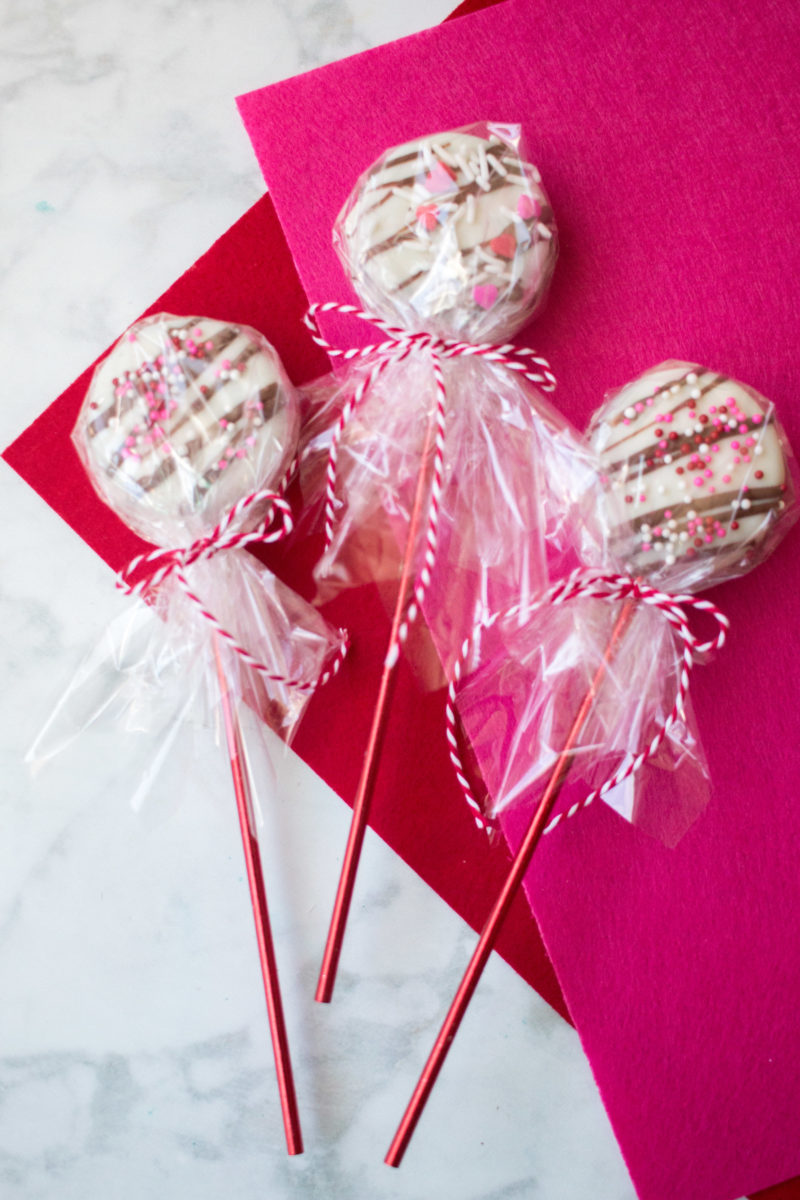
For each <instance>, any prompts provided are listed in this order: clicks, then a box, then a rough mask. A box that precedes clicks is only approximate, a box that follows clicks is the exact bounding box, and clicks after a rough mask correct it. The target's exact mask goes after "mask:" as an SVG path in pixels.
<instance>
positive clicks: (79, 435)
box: [73, 314, 298, 545]
mask: <svg viewBox="0 0 800 1200" xmlns="http://www.w3.org/2000/svg"><path fill="white" fill-rule="evenodd" d="M297 432H298V416H297V403H296V398H295V395H294V392H293V390H292V388H291V385H290V384H289V382H288V380H287V379H286V376H285V374H284V372H283V369H282V367H281V365H280V362H279V360H278V358H277V356H276V355H275V353H274V351H273V350H272V348H271V346H270V345H269V343H268V342H267V341H266V339H265V338H263V337H262V336H261V335H260V334H259V333H257V332H256V331H255V330H253V329H250V328H248V327H247V326H241V325H232V324H227V323H226V322H224V321H217V320H212V319H210V318H207V317H174V316H170V315H167V314H160V315H158V316H156V317H150V318H147V319H146V320H144V321H141V322H139V323H138V324H136V325H134V326H132V327H131V329H129V330H128V331H127V333H125V334H124V335H123V337H122V338H121V339H120V341H119V342H118V343H117V344H116V346H115V347H114V348H113V350H112V351H111V353H110V354H109V355H108V357H107V358H106V359H105V360H104V361H103V362H102V363H101V364H100V366H99V367H98V368H97V370H96V371H95V374H94V377H93V379H92V383H91V386H90V388H89V392H88V394H87V397H86V400H85V401H84V404H83V407H82V409H81V413H80V416H79V418H78V422H77V424H76V426H75V430H74V433H73V439H74V441H75V443H76V446H77V448H78V450H79V453H80V454H81V456H82V458H83V460H84V463H85V466H86V468H87V471H88V472H89V475H90V478H91V479H92V481H93V483H94V485H95V487H96V488H97V490H98V491H99V493H100V495H101V496H102V497H103V499H104V500H105V501H106V503H108V504H109V505H110V506H111V507H112V508H113V509H114V510H115V511H116V512H117V513H118V514H119V515H120V516H121V517H122V518H123V519H124V520H125V522H126V523H127V524H128V525H130V526H131V528H133V529H135V530H136V531H137V532H138V533H140V534H141V535H142V536H143V537H145V538H147V539H148V540H150V541H156V542H158V543H159V544H162V545H173V544H178V543H179V542H180V541H185V540H186V537H187V534H188V536H190V537H196V536H197V535H198V533H199V532H202V531H203V530H205V529H208V528H210V527H213V525H215V524H216V523H217V521H218V520H219V519H220V517H221V516H222V515H223V513H224V512H226V511H227V510H228V509H229V508H231V507H232V506H233V505H234V504H235V503H236V501H237V500H239V499H241V498H242V497H243V496H245V495H247V494H248V493H250V492H253V491H256V490H258V489H260V488H264V487H270V486H273V485H275V484H277V483H278V482H279V481H280V479H281V477H282V475H283V472H284V471H285V470H286V468H287V466H288V464H289V461H290V459H291V457H292V454H293V453H294V445H295V441H296V437H297Z"/></svg>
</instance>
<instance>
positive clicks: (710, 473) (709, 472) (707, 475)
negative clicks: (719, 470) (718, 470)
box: [703, 471, 714, 479]
mask: <svg viewBox="0 0 800 1200" xmlns="http://www.w3.org/2000/svg"><path fill="white" fill-rule="evenodd" d="M703 474H704V475H705V477H706V479H710V478H711V476H712V475H713V474H714V472H713V471H703Z"/></svg>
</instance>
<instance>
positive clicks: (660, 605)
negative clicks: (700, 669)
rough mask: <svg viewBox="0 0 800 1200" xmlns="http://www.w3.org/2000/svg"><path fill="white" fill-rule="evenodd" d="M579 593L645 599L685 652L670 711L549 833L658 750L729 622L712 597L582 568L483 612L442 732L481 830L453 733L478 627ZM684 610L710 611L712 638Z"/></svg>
mask: <svg viewBox="0 0 800 1200" xmlns="http://www.w3.org/2000/svg"><path fill="white" fill-rule="evenodd" d="M577 596H584V597H588V598H595V599H599V600H610V601H619V600H625V599H627V598H629V597H631V598H633V599H634V600H636V601H637V602H638V603H640V604H648V605H650V606H651V607H652V608H656V609H658V610H659V611H660V612H662V613H663V614H664V617H665V618H666V620H667V621H668V622H669V624H670V625H671V626H672V627H673V629H675V630H676V632H677V633H678V636H679V637H680V639H681V641H682V643H683V647H682V650H683V653H682V660H681V667H680V671H679V673H678V687H677V691H676V694H675V701H674V703H673V705H672V708H671V710H670V712H669V715H668V716H667V718H666V719H665V720H664V722H663V723H662V724H661V725H659V727H658V729H657V730H656V732H655V734H654V736H653V737H652V738H651V740H650V742H649V743H648V745H646V746H645V747H644V748H643V749H642V750H640V751H639V753H638V754H636V755H635V756H633V757H631V756H626V758H625V759H624V760H623V762H622V763H621V764H620V766H619V767H618V769H617V770H616V771H615V772H614V774H613V775H612V776H611V777H610V778H609V779H607V780H606V781H605V783H603V784H601V786H600V787H597V788H595V789H594V790H593V791H592V792H590V793H589V795H588V796H585V797H584V798H583V799H582V800H579V801H577V802H576V803H575V804H573V805H572V806H571V807H570V808H568V809H566V810H565V811H564V812H562V813H559V814H558V815H557V816H555V817H554V818H553V820H552V821H551V822H550V824H549V825H548V826H547V828H546V829H545V833H549V832H550V831H551V830H552V829H555V827H556V826H557V825H558V824H559V823H560V822H561V821H563V820H564V818H565V817H574V816H575V814H576V813H578V812H580V811H581V810H582V809H584V808H586V807H587V806H588V805H589V804H591V803H592V801H594V800H597V799H598V798H602V797H603V796H605V795H607V794H608V792H610V791H611V789H612V788H615V787H616V786H617V784H619V783H622V781H623V780H624V779H627V778H629V776H631V775H633V774H634V773H635V772H636V771H638V770H639V768H640V767H641V766H642V764H643V763H644V762H645V761H646V760H647V759H648V758H651V757H652V755H654V754H655V753H656V752H657V750H658V749H659V747H660V746H661V744H662V743H663V741H664V739H665V738H666V736H667V734H668V733H669V731H670V729H671V728H672V726H673V725H674V724H675V722H676V721H677V720H678V719H679V718H682V717H683V706H684V702H685V700H686V696H687V693H688V691H689V675H690V672H691V670H692V667H693V666H694V664H695V661H696V659H697V658H698V657H699V656H700V655H703V654H705V653H706V652H708V651H711V650H719V649H721V648H722V646H723V645H724V643H725V636H726V634H727V632H728V629H729V627H730V622H729V621H728V618H727V617H726V616H725V615H724V613H722V612H720V610H719V609H718V608H717V607H716V605H715V604H712V603H711V601H710V600H699V599H697V598H696V597H695V596H691V595H684V594H681V595H671V594H670V593H668V592H659V591H657V590H656V589H655V588H653V587H650V586H649V585H648V584H645V583H643V582H642V581H641V580H639V579H632V578H630V576H627V575H615V574H608V575H602V574H596V573H594V572H588V571H585V570H584V569H582V568H579V569H577V570H575V571H573V572H572V574H571V575H568V576H567V577H566V578H565V579H563V580H559V582H558V583H556V584H554V585H553V586H552V587H551V588H550V589H549V590H548V591H546V592H544V593H543V594H542V595H541V596H540V597H538V599H536V600H534V601H533V602H531V603H526V604H515V605H513V606H511V607H510V608H506V609H504V610H503V611H501V612H496V613H492V614H490V615H488V616H486V617H484V618H483V619H482V620H481V621H480V622H479V623H478V624H477V625H476V626H475V628H474V629H473V631H472V633H470V634H469V635H468V636H467V637H466V638H465V639H464V641H463V642H462V645H461V650H460V653H459V657H458V660H457V661H456V664H455V667H454V670H453V678H452V681H451V683H450V686H449V687H448V691H447V704H446V709H445V714H446V736H447V742H448V746H449V753H450V761H451V762H452V764H453V766H454V768H455V772H456V778H457V779H458V782H459V786H460V787H461V791H462V792H463V794H464V799H465V800H466V802H467V803H468V804H469V806H470V808H471V809H472V811H473V813H474V816H475V824H476V825H477V826H478V827H479V828H480V829H486V830H489V829H491V828H492V827H493V822H492V821H491V820H490V819H489V818H487V817H486V816H485V815H484V813H483V811H482V809H481V806H480V804H479V803H478V801H477V800H476V798H475V796H474V794H473V791H472V788H471V786H470V783H469V780H468V779H467V775H466V771H465V770H464V765H463V763H462V761H461V756H460V754H459V750H458V739H457V735H456V714H455V698H456V691H457V690H458V685H459V682H460V680H461V677H462V674H463V671H464V665H465V663H466V662H467V660H468V658H469V656H470V654H471V651H472V647H473V645H474V642H475V639H476V637H477V636H478V634H479V633H480V632H481V631H482V630H485V629H491V628H492V626H493V625H496V624H497V623H498V622H499V621H503V620H506V619H513V618H522V619H525V618H527V617H530V616H532V615H533V613H534V612H536V611H537V610H538V609H540V608H542V607H544V606H545V605H547V604H566V603H567V602H568V601H569V600H574V599H575V598H576V597H577ZM685 609H692V610H694V611H695V612H704V613H708V614H709V615H710V616H712V617H713V618H714V620H715V621H716V622H717V626H718V629H717V634H716V637H714V638H712V639H711V640H710V641H706V642H701V641H699V640H698V638H696V637H695V635H694V634H693V633H692V631H691V628H690V626H689V619H688V616H687V613H686V612H685V611H684V610H685Z"/></svg>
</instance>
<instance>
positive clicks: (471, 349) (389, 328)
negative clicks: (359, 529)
mask: <svg viewBox="0 0 800 1200" xmlns="http://www.w3.org/2000/svg"><path fill="white" fill-rule="evenodd" d="M330 312H336V313H341V314H344V315H350V316H353V317H358V319H359V320H361V321H367V322H369V323H370V324H371V325H374V326H375V327H376V328H377V329H380V330H381V332H382V333H384V334H385V335H386V338H385V340H384V341H382V342H375V343H372V344H371V345H369V346H363V347H358V348H353V349H349V350H340V349H338V348H337V347H335V346H332V345H331V344H330V342H328V341H327V340H326V339H325V338H324V337H323V336H322V333H321V332H320V329H319V325H318V323H317V316H318V314H320V313H330ZM304 321H305V324H306V326H307V328H308V329H309V330H310V332H311V336H312V338H313V340H314V341H315V342H316V344H317V345H318V346H321V347H322V349H323V350H325V351H326V352H327V353H328V354H329V355H330V356H331V357H334V358H341V359H342V360H343V361H345V362H349V361H352V360H354V359H355V360H358V359H365V358H371V359H372V360H373V361H372V365H371V367H370V369H369V371H367V373H366V374H365V375H363V376H362V377H361V379H360V380H359V383H358V385H357V387H356V388H355V391H354V392H353V393H352V395H351V396H349V397H348V399H347V402H346V404H345V405H344V408H343V409H342V412H341V415H340V416H339V420H338V421H337V423H336V427H335V429H334V431H333V435H332V438H331V445H330V450H329V453H328V467H327V472H326V500H325V552H326V553H327V551H328V550H329V549H330V546H331V543H332V542H333V527H334V518H335V512H336V472H337V463H338V458H339V444H340V442H341V440H342V436H343V435H344V432H345V430H346V428H347V426H348V424H349V423H350V421H351V419H352V417H353V415H354V414H355V412H356V411H357V410H358V408H359V406H360V405H361V403H362V401H363V400H364V397H365V396H366V395H367V393H368V392H369V389H370V388H371V387H372V385H373V384H374V383H375V382H376V381H377V380H378V379H379V378H380V376H381V375H382V374H383V372H384V371H385V370H386V368H387V367H388V366H389V365H390V364H392V363H400V362H403V360H404V359H406V358H408V357H409V355H411V354H412V353H414V352H415V351H427V353H428V354H429V355H430V359H431V367H432V370H433V375H434V379H435V383H436V410H435V414H434V422H435V436H434V455H433V471H432V479H431V494H430V500H429V502H428V512H427V521H426V530H425V552H424V556H423V562H422V566H421V568H420V570H419V572H418V574H417V576H416V578H415V580H414V584H413V587H412V589H411V593H410V596H409V602H408V605H407V608H406V611H405V613H404V615H403V619H402V621H401V623H400V625H399V627H398V632H397V636H396V638H395V639H394V641H393V643H392V645H391V646H390V647H389V651H388V654H387V657H386V665H387V666H393V665H394V663H395V662H396V661H397V658H398V655H399V653H400V647H401V646H402V645H403V643H404V642H405V640H406V638H407V637H408V631H409V628H410V627H411V625H412V624H413V622H414V620H415V619H416V616H417V613H418V612H419V610H420V608H421V606H422V602H423V599H424V597H425V592H426V591H427V588H428V585H429V584H430V581H431V574H432V572H433V566H434V563H435V561H436V545H437V541H438V533H439V516H440V512H441V499H442V489H443V485H444V443H445V421H446V415H447V413H446V405H447V391H446V388H445V382H444V374H443V372H442V362H443V361H444V360H445V359H452V358H482V359H484V360H485V361H486V362H495V363H501V364H502V365H503V366H504V367H505V368H506V369H507V370H509V371H516V372H519V373H520V374H521V375H523V376H524V378H525V379H528V380H530V382H531V383H534V384H536V385H537V386H538V387H539V388H541V390H542V391H544V392H552V391H553V389H554V388H555V386H556V379H555V376H554V374H553V372H552V371H551V369H550V364H549V363H548V362H547V360H546V359H545V358H542V357H541V356H540V355H537V354H536V352H535V351H534V350H530V349H527V348H526V347H519V346H515V345H513V343H511V342H505V343H503V344H502V345H495V344H493V343H491V342H481V343H472V342H459V341H454V340H450V339H448V338H440V337H437V336H436V335H435V334H432V333H425V332H417V333H413V332H412V331H411V330H408V329H403V328H402V327H399V326H396V325H390V324H389V323H388V322H387V321H383V320H381V319H380V318H378V317H375V316H372V315H371V314H370V313H368V312H365V311H364V310H363V309H360V308H357V307H356V306H355V305H352V304H338V303H336V302H335V301H328V302H326V303H324V304H312V305H311V307H310V308H309V310H308V312H307V313H306V315H305V317H304ZM423 466H424V464H421V466H420V469H421V470H422V469H423Z"/></svg>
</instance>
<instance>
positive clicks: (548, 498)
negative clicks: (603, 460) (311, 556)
mask: <svg viewBox="0 0 800 1200" xmlns="http://www.w3.org/2000/svg"><path fill="white" fill-rule="evenodd" d="M367 370H369V362H366V363H364V364H362V365H359V366H357V367H350V368H349V370H348V371H347V373H346V374H345V375H344V376H343V377H342V378H340V379H339V380H338V381H337V380H336V379H335V378H333V377H332V378H331V379H329V380H327V381H320V382H319V383H318V384H317V386H316V387H315V388H313V389H312V390H311V391H309V392H308V393H307V396H306V401H307V405H308V410H309V411H308V420H307V421H306V422H305V423H304V435H303V438H302V442H301V444H302V454H301V467H300V482H301V485H302V491H303V510H304V514H305V515H304V520H306V521H308V522H309V524H317V525H319V524H320V522H321V518H322V509H323V508H324V503H325V491H326V467H327V462H328V449H329V446H330V440H331V436H332V431H333V429H334V428H335V425H336V420H337V417H338V413H339V412H340V411H341V407H342V404H343V403H344V402H345V400H346V398H347V396H348V395H349V394H350V392H351V389H352V388H353V387H355V386H357V384H358V376H359V372H361V371H367ZM443 370H444V377H445V382H446V389H447V404H448V410H447V425H446V437H445V450H444V479H443V486H442V493H441V500H440V509H439V521H438V536H437V549H436V556H435V560H434V565H433V569H432V573H431V579H430V583H429V585H428V587H427V589H426V591H425V596H424V600H423V604H422V613H423V617H424V623H423V622H418V625H420V626H421V628H418V629H416V630H414V631H412V633H411V635H410V636H409V641H408V644H407V647H406V652H407V657H408V658H409V661H410V662H411V665H412V667H413V668H414V669H415V671H416V672H417V674H418V677H419V678H420V679H421V680H423V681H424V682H425V683H426V685H427V686H430V687H431V688H438V687H441V686H442V683H443V680H444V678H446V677H449V675H450V673H451V670H452V665H453V662H454V660H455V658H456V657H457V655H458V653H459V650H460V647H461V643H462V641H463V639H464V638H465V637H467V636H468V635H469V634H470V633H471V631H472V628H473V626H474V624H475V622H476V621H478V620H479V619H480V618H481V617H482V616H485V615H487V614H488V613H491V612H496V611H498V610H499V609H502V608H505V607H507V606H508V605H510V604H513V603H517V602H520V601H525V600H527V599H529V598H531V597H532V596H534V595H535V594H537V593H538V592H539V591H541V590H544V589H545V588H547V587H548V586H549V585H550V583H552V582H553V580H554V579H557V578H560V577H561V576H562V575H564V574H566V573H568V572H569V571H571V570H572V569H574V568H575V567H576V566H577V565H578V564H579V563H581V562H583V561H587V560H589V561H591V560H593V559H595V560H596V559H597V558H598V557H602V554H603V550H602V545H603V539H604V535H605V531H604V529H603V527H602V525H601V524H600V523H599V522H598V521H597V519H596V518H597V513H598V511H599V505H598V500H599V493H600V485H599V483H598V472H597V464H596V461H595V458H594V456H593V454H592V453H591V451H590V450H589V449H588V448H587V447H586V446H585V445H584V444H583V443H582V442H581V440H580V438H579V437H578V436H577V434H576V433H575V432H574V431H573V430H572V428H571V427H570V426H569V424H568V423H567V422H566V421H565V420H564V419H563V418H562V417H561V416H560V415H559V414H558V413H557V412H556V411H555V410H554V409H553V408H552V407H551V406H550V404H549V402H548V401H547V400H546V399H545V397H544V396H543V395H542V394H541V393H539V392H537V391H536V389H534V388H533V387H532V386H531V385H530V384H527V383H526V382H525V381H524V380H521V379H520V378H519V377H518V376H517V375H515V374H513V373H512V372H511V371H508V370H507V369H505V368H504V367H502V366H501V365H496V364H493V363H487V362H481V361H475V360H473V359H466V358H462V359H457V360H450V361H445V362H444V363H443ZM435 405H436V390H435V384H434V380H433V376H432V372H431V367H430V363H429V362H428V361H426V360H425V359H424V358H423V357H410V358H408V359H406V360H405V361H403V362H402V363H396V364H392V365H391V366H390V367H388V368H387V369H386V370H385V371H384V372H383V374H382V375H381V376H380V378H379V379H378V380H377V381H376V382H375V383H374V384H373V385H371V386H370V388H369V390H368V393H367V395H366V397H365V399H364V401H363V402H362V404H361V406H360V407H359V409H358V410H357V412H356V414H355V416H354V417H353V418H352V420H351V422H350V423H349V425H348V427H347V432H346V434H345V437H344V439H343V441H342V443H341V447H340V450H339V456H338V463H337V486H336V497H337V499H336V508H335V519H334V527H333V529H334V532H333V539H332V541H331V544H330V546H329V548H328V550H327V551H326V552H325V553H324V554H323V556H322V557H321V559H320V561H319V564H318V566H317V570H316V578H317V584H318V589H319V599H321V600H327V599H329V598H331V597H332V596H333V595H335V594H337V592H339V591H340V590H342V589H345V588H354V587H359V586H362V585H366V584H371V585H377V586H378V588H379V589H380V591H381V595H382V597H383V599H384V604H385V607H386V610H387V613H388V612H389V611H391V609H392V608H393V607H394V604H395V602H396V598H397V591H398V583H399V577H400V570H401V564H402V560H403V555H404V551H405V547H406V544H407V538H408V529H409V514H410V511H411V506H412V504H413V499H414V495H415V492H416V489H417V482H418V479H419V474H420V467H421V463H420V430H421V429H424V427H425V425H426V423H429V422H430V421H431V420H432V416H433V411H434V408H435ZM424 469H425V470H427V471H428V474H430V460H429V461H428V462H427V463H426V464H424ZM429 488H430V484H429V485H428V492H427V493H426V505H424V506H423V507H427V496H428V495H429ZM426 532H427V526H426V521H421V522H420V528H419V532H418V535H417V545H416V551H415V555H414V562H415V565H416V570H417V571H418V570H419V567H420V565H421V563H422V561H423V555H424V549H425V537H426Z"/></svg>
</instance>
